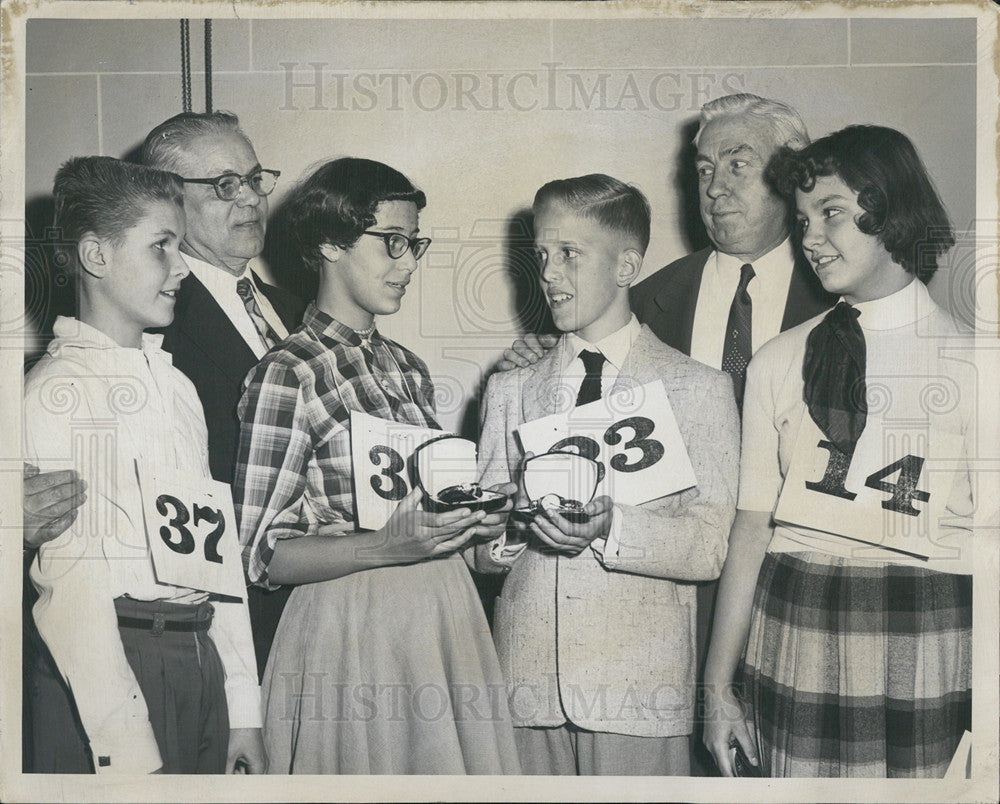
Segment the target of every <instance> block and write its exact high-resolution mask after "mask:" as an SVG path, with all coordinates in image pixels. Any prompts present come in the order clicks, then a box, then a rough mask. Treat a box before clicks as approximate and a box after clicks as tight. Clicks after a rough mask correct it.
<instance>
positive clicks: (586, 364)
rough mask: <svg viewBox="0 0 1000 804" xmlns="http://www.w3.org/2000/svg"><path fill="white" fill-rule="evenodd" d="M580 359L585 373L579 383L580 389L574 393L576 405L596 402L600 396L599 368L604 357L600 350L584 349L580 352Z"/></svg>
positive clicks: (602, 364)
mask: <svg viewBox="0 0 1000 804" xmlns="http://www.w3.org/2000/svg"><path fill="white" fill-rule="evenodd" d="M580 359H581V360H582V361H583V368H584V369H585V370H586V372H587V374H586V376H584V378H583V382H582V383H581V385H580V391H579V393H578V394H577V395H576V406H577V407H580V405H586V404H587V403H588V402H596V401H597V400H598V399H600V398H601V368H602V367H603V366H604V360H605V357H604V355H602V354H601V353H600V352H592V351H590V350H589V349H584V350H583V351H582V352H580Z"/></svg>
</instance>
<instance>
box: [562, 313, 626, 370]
mask: <svg viewBox="0 0 1000 804" xmlns="http://www.w3.org/2000/svg"><path fill="white" fill-rule="evenodd" d="M641 329H642V328H641V326H640V325H639V320H638V319H637V318H636V317H635V316H634V315H633V316H632V317H631V318H629V321H628V323H627V324H626V325H625V326H624V327H622V328H621V329H618V330H615V331H614V332H612V333H611V334H610V335H606V336H605V337H603V338H601V340H599V341H597V343H588V342H587V341H585V340H584V339H583V338H581V337H580V336H579V335H577V334H576V333H575V332H569V333H567V335H566V338H565V347H564V351H563V362H562V369H563V371H564V372H565V371H566V369H568V368H569V366H570V364H571V363H572V361H573V360H576V358H577V357H579V356H580V352H582V351H584V350H585V349H590V350H591V351H593V352H600V353H601V354H603V355H604V357H605V359H606V360H607V361H608V363H610V364H611V365H612V366H614V369H615V374H617V373H618V372H620V371H621V370H622V365H623V364H624V363H625V358H626V357H628V353H629V352H630V351H631V350H632V344H634V343H635V339H636V338H638V337H639V331H640V330H641Z"/></svg>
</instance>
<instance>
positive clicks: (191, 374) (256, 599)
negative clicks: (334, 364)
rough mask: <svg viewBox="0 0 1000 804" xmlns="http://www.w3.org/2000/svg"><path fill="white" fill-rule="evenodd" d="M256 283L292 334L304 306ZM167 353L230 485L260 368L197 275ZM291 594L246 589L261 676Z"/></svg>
mask: <svg viewBox="0 0 1000 804" xmlns="http://www.w3.org/2000/svg"><path fill="white" fill-rule="evenodd" d="M254 279H255V281H256V283H257V287H258V288H259V289H260V291H261V293H263V294H264V295H265V296H266V297H267V300H268V301H269V302H271V305H272V306H273V307H274V311H275V312H276V313H277V314H278V316H279V317H280V318H281V321H282V323H284V325H285V327H286V328H287V329H288V331H289V332H291V331H292V330H294V329H295V328H296V327H298V325H299V324H300V323H301V322H302V313H303V311H304V310H305V304H304V303H303V302H302V301H301V300H300V299H298V298H297V297H295V296H293V295H292V294H291V293H288V292H287V291H284V290H282V289H281V288H276V287H273V286H272V285H267V284H264V283H263V282H261V281H260V279H258V278H257V276H256V275H254ZM163 348H164V349H165V350H166V351H168V352H170V354H171V355H173V361H174V365H175V366H176V367H177V368H179V369H180V370H181V371H182V372H184V374H185V375H187V377H188V379H190V380H191V382H193V383H194V387H195V388H196V389H197V391H198V396H199V397H200V399H201V404H202V407H203V408H204V409H205V423H206V424H207V425H208V460H209V464H210V466H211V470H212V477H214V478H215V479H216V480H219V481H222V482H223V483H232V482H233V470H234V464H235V462H236V447H237V445H238V444H239V438H240V422H239V419H238V418H237V416H236V406H237V405H238V404H239V401H240V397H241V396H242V394H243V380H244V379H245V378H246V376H247V373H248V372H249V371H250V369H252V368H253V367H254V366H256V365H257V356H256V355H255V354H254V353H253V350H252V349H251V348H250V347H249V346H248V345H247V342H246V341H245V340H243V336H242V335H240V333H239V332H237V330H236V327H234V326H233V324H232V322H231V321H230V320H229V318H228V317H227V316H226V314H225V313H224V312H223V310H222V308H221V307H220V306H219V304H218V302H216V301H215V299H214V298H212V294H211V293H209V292H208V290H207V289H206V287H205V286H204V285H203V284H202V283H201V282H200V281H199V280H198V278H197V277H196V276H195V275H194V274H188V275H187V276H186V277H184V280H183V281H182V282H181V286H180V289H179V290H178V291H177V302H176V304H175V306H174V321H173V323H172V324H171V325H170V326H169V327H166V328H165V329H164V330H163ZM291 589H292V587H290V586H287V587H282V590H279V591H278V592H274V593H264V592H263V591H262V590H260V589H259V588H258V587H256V586H251V587H250V588H249V590H248V595H247V604H248V606H249V609H250V625H251V626H252V629H253V641H254V652H255V653H256V655H257V672H258V674H259V676H261V677H263V674H264V666H265V664H266V663H267V655H268V653H269V652H270V650H271V642H272V641H273V640H274V632H275V631H276V630H277V627H278V621H279V620H280V619H281V612H282V610H283V609H284V607H285V602H286V601H287V600H288V595H289V594H290V592H291Z"/></svg>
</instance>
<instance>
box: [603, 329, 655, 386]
mask: <svg viewBox="0 0 1000 804" xmlns="http://www.w3.org/2000/svg"><path fill="white" fill-rule="evenodd" d="M657 348H658V349H662V348H663V347H662V343H661V342H660V340H659V338H657V337H656V336H655V335H654V334H653V332H652V330H650V328H649V327H648V326H646V325H645V324H643V326H642V329H641V330H640V332H639V337H637V338H636V339H635V343H633V344H632V348H631V349H629V352H628V355H627V356H626V358H625V362H624V363H623V364H622V368H621V371H619V372H618V376H617V377H616V378H615V382H614V384H613V385H612V386H611V393H613V394H617V393H620V392H623V391H629V390H631V389H633V388H637V387H639V386H641V385H645V384H646V383H647V382H652V381H653V380H655V379H658V375H657V374H656V373H655V372H653V371H651V370H650V367H651V366H654V365H656V362H655V361H654V360H653V359H652V358H651V357H650V351H651V349H657Z"/></svg>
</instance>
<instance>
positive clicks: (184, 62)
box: [181, 20, 191, 112]
mask: <svg viewBox="0 0 1000 804" xmlns="http://www.w3.org/2000/svg"><path fill="white" fill-rule="evenodd" d="M181 104H182V106H183V111H185V112H190V111H191V21H190V20H181Z"/></svg>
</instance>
